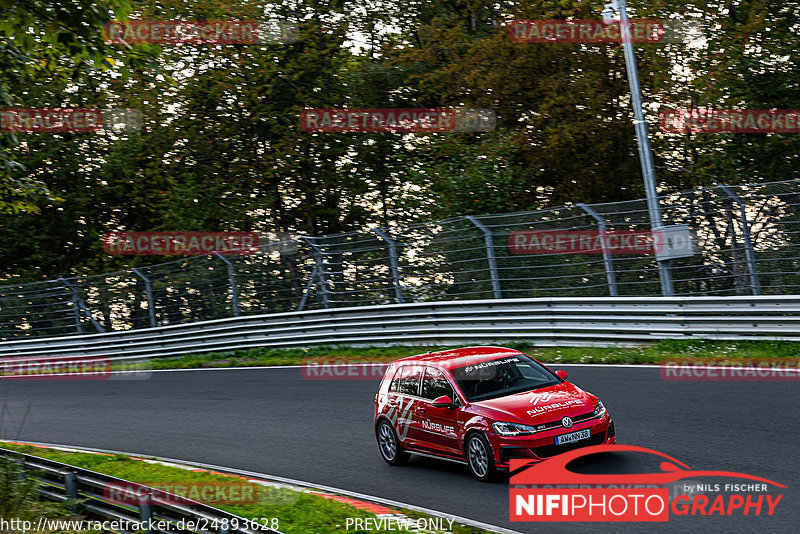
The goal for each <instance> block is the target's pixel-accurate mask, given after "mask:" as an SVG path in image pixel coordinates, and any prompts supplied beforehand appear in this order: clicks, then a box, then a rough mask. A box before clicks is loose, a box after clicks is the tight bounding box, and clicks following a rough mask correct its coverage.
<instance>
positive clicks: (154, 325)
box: [131, 267, 158, 328]
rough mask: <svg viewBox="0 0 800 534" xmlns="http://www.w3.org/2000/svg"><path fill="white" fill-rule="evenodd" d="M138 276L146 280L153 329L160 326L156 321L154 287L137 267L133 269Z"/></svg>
mask: <svg viewBox="0 0 800 534" xmlns="http://www.w3.org/2000/svg"><path fill="white" fill-rule="evenodd" d="M131 271H133V272H134V273H135V274H136V276H138V277H139V278H141V279H142V280H144V290H145V292H146V293H147V310H148V311H149V312H150V326H152V327H153V328H155V327H157V326H158V322H157V321H156V308H155V306H154V305H153V286H152V285H151V284H150V279H149V278H147V277H146V276H145V275H143V274H142V273H141V272H140V271H139V269H137V268H136V267H131Z"/></svg>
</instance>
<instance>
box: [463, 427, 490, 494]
mask: <svg viewBox="0 0 800 534" xmlns="http://www.w3.org/2000/svg"><path fill="white" fill-rule="evenodd" d="M466 449H467V466H469V472H470V473H472V476H474V477H475V478H477V479H478V480H480V481H481V482H489V481H490V480H492V478H494V475H495V468H494V456H493V455H492V447H491V446H490V445H489V442H488V441H487V440H486V438H485V437H484V436H483V434H481V433H480V432H473V433H472V434H470V435H469V437H467V444H466Z"/></svg>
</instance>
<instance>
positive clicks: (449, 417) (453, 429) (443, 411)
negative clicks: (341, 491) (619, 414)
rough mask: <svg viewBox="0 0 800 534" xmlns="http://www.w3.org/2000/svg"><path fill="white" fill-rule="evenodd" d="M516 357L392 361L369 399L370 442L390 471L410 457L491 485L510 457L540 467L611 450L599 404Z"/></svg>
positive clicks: (561, 377) (469, 351)
mask: <svg viewBox="0 0 800 534" xmlns="http://www.w3.org/2000/svg"><path fill="white" fill-rule="evenodd" d="M566 378H567V373H566V372H565V371H555V372H554V371H551V370H550V369H549V368H547V367H546V366H545V365H543V364H541V363H539V362H538V361H536V360H534V359H533V358H531V357H530V356H527V355H525V354H523V353H521V352H519V351H517V350H513V349H507V348H502V347H468V348H462V349H455V350H448V351H441V352H432V353H428V354H422V355H419V356H412V357H410V358H403V359H401V360H396V361H394V362H392V363H391V364H390V365H389V367H388V369H387V370H386V374H385V375H384V377H383V380H382V381H381V384H380V387H379V388H378V393H377V394H376V395H375V437H376V438H377V440H378V449H379V450H380V454H381V457H382V458H383V459H384V460H385V461H386V462H387V463H389V464H390V465H400V464H402V463H404V462H406V461H407V460H408V458H409V454H412V453H413V454H418V455H422V456H434V457H437V458H443V459H446V460H452V461H456V462H460V463H466V465H467V466H468V468H469V470H470V472H471V473H472V475H473V476H474V477H475V478H477V479H478V480H481V481H487V480H490V479H491V478H492V477H493V476H494V474H495V473H496V472H497V470H505V469H508V461H509V460H510V459H512V458H518V459H528V460H532V461H537V460H543V459H545V458H548V457H551V456H555V455H556V454H559V453H562V452H565V451H569V450H573V449H576V448H579V447H585V446H589V445H600V444H605V443H614V441H615V437H614V422H613V421H612V420H611V416H610V415H609V414H608V412H607V411H606V409H605V407H604V406H603V403H602V402H600V400H599V399H598V398H597V397H595V396H594V395H592V394H591V393H588V392H586V391H583V390H582V389H580V388H579V387H577V386H575V385H574V384H571V383H570V382H567V381H566Z"/></svg>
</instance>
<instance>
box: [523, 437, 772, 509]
mask: <svg viewBox="0 0 800 534" xmlns="http://www.w3.org/2000/svg"><path fill="white" fill-rule="evenodd" d="M608 452H612V453H614V452H637V453H647V454H652V455H656V456H659V457H661V458H663V459H664V460H662V461H661V465H660V468H661V471H660V472H655V473H641V474H581V473H575V472H573V471H571V470H569V469H568V468H567V465H568V464H569V463H570V462H572V461H573V460H576V459H578V458H582V457H584V456H589V455H592V454H597V453H608ZM698 477H717V480H720V482H718V483H717V482H711V483H699V484H698V483H697V482H694V479H696V478H698ZM686 479H692V482H691V483H686V482H684V483H679V484H678V485H677V488H676V486H675V483H676V482H678V481H682V480H683V481H686ZM721 479H725V481H724V482H723V481H722V480H721ZM730 479H744V480H740V481H738V482H731V481H730ZM509 483H510V486H511V487H510V489H509V507H510V520H511V521H604V522H609V521H637V522H638V521H642V522H645V521H646V522H665V521H669V518H670V513H672V515H674V516H698V517H699V516H704V517H708V516H751V515H755V516H761V515H767V516H771V515H773V514H774V513H775V509H776V508H777V506H778V504H779V503H780V502H781V500H782V499H783V495H782V494H775V492H778V491H779V489H777V488H785V487H786V486H784V485H783V484H779V483H778V482H774V481H772V480H768V479H766V478H761V477H758V476H754V475H749V474H746V473H738V472H734V471H703V470H692V469H691V468H689V466H688V465H686V464H684V463H682V462H680V461H678V460H676V459H675V458H672V457H671V456H667V455H666V454H664V453H662V452H658V451H655V450H652V449H646V448H644V447H637V446H635V445H594V446H591V447H584V448H581V449H577V450H574V451H569V452H565V453H563V454H559V455H558V456H554V457H552V458H549V459H547V460H544V461H543V462H540V463H531V462H530V461H527V460H511V477H510V480H509ZM670 486H671V487H673V488H676V489H677V490H678V491H677V492H675V493H676V494H675V495H674V496H673V497H672V498H670ZM770 492H772V493H770ZM706 493H708V494H706ZM714 493H715V494H716V495H713V494H714Z"/></svg>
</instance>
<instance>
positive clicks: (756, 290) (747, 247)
mask: <svg viewBox="0 0 800 534" xmlns="http://www.w3.org/2000/svg"><path fill="white" fill-rule="evenodd" d="M719 188H720V189H722V191H723V192H724V193H725V194H726V195H728V197H729V198H730V199H731V200H733V201H734V202H736V203H737V204H738V205H739V217H740V222H741V223H742V236H743V237H744V257H745V260H746V261H747V273H748V274H749V275H750V287H751V289H752V291H753V295H760V294H761V284H760V283H759V281H758V268H757V266H756V255H755V252H754V251H753V240H752V239H751V237H750V223H749V222H747V210H746V209H745V207H746V204H745V203H744V200H742V198H741V197H740V196H739V195H737V194H736V193H734V192H733V189H731V188H730V187H729V186H727V185H720V186H719Z"/></svg>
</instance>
